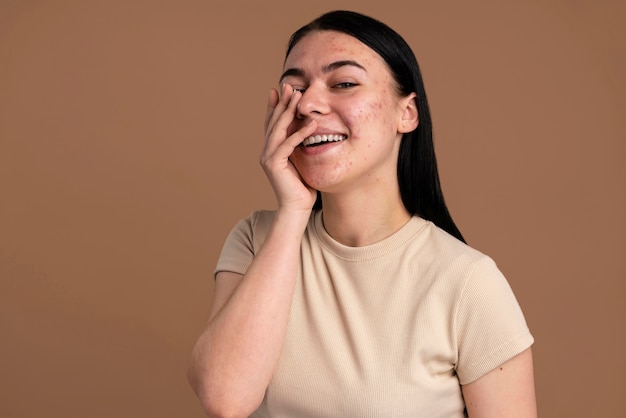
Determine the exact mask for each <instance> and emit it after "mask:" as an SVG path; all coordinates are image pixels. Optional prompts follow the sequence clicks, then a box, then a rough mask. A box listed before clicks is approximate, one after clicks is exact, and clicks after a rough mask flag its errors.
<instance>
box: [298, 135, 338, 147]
mask: <svg viewBox="0 0 626 418" xmlns="http://www.w3.org/2000/svg"><path fill="white" fill-rule="evenodd" d="M344 139H346V136H345V135H326V134H324V135H312V136H310V137H308V138H307V139H305V140H304V141H302V145H304V146H305V147H306V146H309V145H314V144H319V143H320V142H338V141H341V140H344Z"/></svg>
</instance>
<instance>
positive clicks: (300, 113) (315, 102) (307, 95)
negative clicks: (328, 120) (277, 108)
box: [296, 85, 329, 119]
mask: <svg viewBox="0 0 626 418" xmlns="http://www.w3.org/2000/svg"><path fill="white" fill-rule="evenodd" d="M328 109H329V105H328V97H327V96H326V94H325V92H324V89H323V87H320V86H314V85H310V86H309V87H307V88H306V90H304V92H303V93H302V97H301V98H300V101H298V104H297V106H296V117H297V118H298V119H306V118H308V117H311V116H312V115H315V114H317V115H323V114H325V113H327V112H328Z"/></svg>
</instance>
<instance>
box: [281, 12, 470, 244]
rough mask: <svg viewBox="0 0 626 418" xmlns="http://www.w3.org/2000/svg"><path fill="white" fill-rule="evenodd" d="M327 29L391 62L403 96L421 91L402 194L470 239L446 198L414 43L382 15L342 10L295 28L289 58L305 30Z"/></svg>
mask: <svg viewBox="0 0 626 418" xmlns="http://www.w3.org/2000/svg"><path fill="white" fill-rule="evenodd" d="M324 30H332V31H336V32H342V33H345V34H347V35H350V36H353V37H354V38H356V39H358V40H359V41H361V42H362V43H364V44H365V45H367V46H368V47H370V48H371V49H372V50H374V51H375V52H376V53H377V54H378V55H380V56H381V57H382V58H383V59H384V60H385V62H386V63H387V65H388V66H389V68H390V70H391V73H392V74H393V76H394V78H395V81H396V84H397V86H398V89H399V93H400V94H401V95H403V96H407V95H409V94H411V93H413V92H415V93H416V95H417V98H416V102H417V112H418V115H419V124H418V126H417V128H416V129H415V130H413V131H412V132H408V133H405V134H404V135H403V137H402V141H401V143H400V151H399V155H398V184H399V187H400V196H401V197H402V202H403V204H404V206H405V207H406V209H407V211H408V212H409V213H410V214H412V215H417V216H420V217H421V218H423V219H426V220H429V221H432V222H433V223H435V225H437V226H438V227H440V228H442V229H443V230H445V231H446V232H448V233H449V234H451V235H453V236H455V237H456V238H458V239H459V240H461V241H463V242H465V240H464V239H463V236H462V235H461V232H460V231H459V229H458V228H457V227H456V225H455V224H454V221H453V220H452V216H451V215H450V212H449V211H448V208H447V207H446V203H445V201H444V198H443V192H442V190H441V184H440V182H439V173H438V171H437V159H436V157H435V147H434V144H433V130H432V121H431V118H430V110H429V108H428V102H427V100H426V91H425V90H424V82H423V81H422V75H421V73H420V70H419V65H418V64H417V59H416V58H415V54H413V51H412V50H411V47H409V45H408V44H407V43H406V41H405V40H404V39H403V38H402V37H401V36H400V35H399V34H398V33H397V32H395V31H394V30H393V29H391V28H390V27H389V26H387V25H386V24H384V23H382V22H380V21H378V20H376V19H373V18H371V17H368V16H365V15H362V14H360V13H356V12H351V11H345V10H337V11H332V12H329V13H326V14H324V15H322V16H320V17H318V18H317V19H315V20H313V21H312V22H311V23H309V24H307V25H305V26H303V27H301V28H300V29H298V30H297V31H296V32H294V34H293V35H292V36H291V38H290V40H289V44H288V46H287V53H286V54H285V59H286V57H287V56H288V55H289V53H290V52H291V50H292V49H293V47H294V46H295V45H296V44H297V43H298V42H299V41H300V40H301V39H302V38H303V37H304V36H305V35H307V34H308V33H310V32H313V31H324ZM321 206H322V201H321V196H320V194H319V193H318V198H317V202H316V203H315V206H314V208H315V209H319V208H321Z"/></svg>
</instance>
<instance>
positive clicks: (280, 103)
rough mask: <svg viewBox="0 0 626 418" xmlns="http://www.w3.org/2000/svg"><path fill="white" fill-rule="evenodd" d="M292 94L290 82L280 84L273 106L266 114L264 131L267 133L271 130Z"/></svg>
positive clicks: (289, 101) (287, 104)
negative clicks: (266, 119) (279, 90)
mask: <svg viewBox="0 0 626 418" xmlns="http://www.w3.org/2000/svg"><path fill="white" fill-rule="evenodd" d="M293 94H294V90H293V87H291V85H290V84H287V83H285V84H283V85H282V88H281V92H280V94H279V96H278V100H277V102H276V105H275V106H273V108H272V109H271V112H269V114H268V116H267V117H268V122H267V123H266V127H265V131H266V133H269V131H271V130H273V128H274V125H275V124H276V121H277V120H278V119H279V118H280V116H281V115H282V114H283V113H284V112H285V110H286V109H287V107H288V106H289V103H291V100H292V98H293ZM269 110H270V109H269V107H268V111H269Z"/></svg>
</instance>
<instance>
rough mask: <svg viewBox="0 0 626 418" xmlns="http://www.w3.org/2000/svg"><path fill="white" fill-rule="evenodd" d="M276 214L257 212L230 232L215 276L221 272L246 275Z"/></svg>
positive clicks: (241, 221)
mask: <svg viewBox="0 0 626 418" xmlns="http://www.w3.org/2000/svg"><path fill="white" fill-rule="evenodd" d="M273 216H274V213H273V212H270V211H257V212H253V213H252V214H250V216H248V217H246V218H244V219H242V220H240V221H239V222H238V223H237V224H236V225H235V226H234V227H233V229H232V230H231V231H230V233H229V234H228V237H227V238H226V241H224V245H223V246H222V252H221V253H220V257H219V258H218V261H217V266H216V267H215V271H214V276H215V275H217V273H219V272H220V271H229V272H232V273H239V274H245V273H246V271H248V267H250V264H252V260H253V259H254V256H255V254H256V253H257V252H258V249H259V247H260V246H261V244H262V243H263V241H264V240H265V236H266V235H267V231H268V229H269V225H270V224H271V221H272V219H273Z"/></svg>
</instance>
